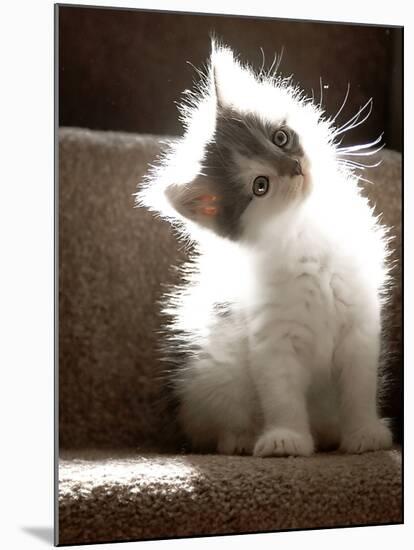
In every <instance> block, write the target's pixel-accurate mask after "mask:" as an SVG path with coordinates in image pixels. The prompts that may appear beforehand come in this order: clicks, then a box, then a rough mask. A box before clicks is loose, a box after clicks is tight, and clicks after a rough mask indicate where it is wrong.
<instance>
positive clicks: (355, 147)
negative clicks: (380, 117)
mask: <svg viewBox="0 0 414 550" xmlns="http://www.w3.org/2000/svg"><path fill="white" fill-rule="evenodd" d="M383 135H384V132H383V133H382V134H381V135H380V136H379V137H377V139H376V140H375V141H371V142H369V143H362V144H360V145H350V146H348V147H341V148H338V149H337V152H341V153H342V152H344V153H347V152H351V151H359V150H361V149H368V148H369V147H372V146H373V145H377V144H378V143H379V142H380V141H381V140H382V137H383ZM384 146H385V143H384V145H382V147H384Z"/></svg>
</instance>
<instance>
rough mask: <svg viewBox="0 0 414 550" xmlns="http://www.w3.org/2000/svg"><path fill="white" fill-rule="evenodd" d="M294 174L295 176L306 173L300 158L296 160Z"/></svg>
mask: <svg viewBox="0 0 414 550" xmlns="http://www.w3.org/2000/svg"><path fill="white" fill-rule="evenodd" d="M293 174H294V175H295V176H303V175H304V174H303V170H302V165H301V163H300V162H299V161H298V160H296V161H295V168H294V170H293Z"/></svg>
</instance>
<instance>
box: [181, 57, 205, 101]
mask: <svg viewBox="0 0 414 550" xmlns="http://www.w3.org/2000/svg"><path fill="white" fill-rule="evenodd" d="M186 63H188V65H190V66H191V67H192V68H193V69H194V70H195V72H196V73H197V74H198V75H199V76H200V77H201V78H202V79H203V80H204V79H206V78H207V75H206V74H205V73H203V71H202V70H201V69H199V68H198V67H196V66H195V65H193V64H192V63H191V61H186ZM192 93H193V95H195V94H194V92H192Z"/></svg>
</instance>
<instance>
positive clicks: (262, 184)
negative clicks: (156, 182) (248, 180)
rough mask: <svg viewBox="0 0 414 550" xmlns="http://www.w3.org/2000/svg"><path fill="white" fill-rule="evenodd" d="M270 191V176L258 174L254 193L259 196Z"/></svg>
mask: <svg viewBox="0 0 414 550" xmlns="http://www.w3.org/2000/svg"><path fill="white" fill-rule="evenodd" d="M268 191H269V178H267V177H266V176H257V178H256V179H255V180H254V182H253V193H254V194H255V195H256V196H257V197H262V196H263V195H266V193H267V192H268Z"/></svg>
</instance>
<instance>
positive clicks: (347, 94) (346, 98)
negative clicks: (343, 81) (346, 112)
mask: <svg viewBox="0 0 414 550" xmlns="http://www.w3.org/2000/svg"><path fill="white" fill-rule="evenodd" d="M350 89H351V84H350V83H349V82H348V88H347V90H346V94H345V99H344V100H343V102H342V105H341V107H340V108H339V111H338V112H337V113H336V115H335V116H334V117H333V119H332V122H334V121H335V120H336V119H337V118H338V116H339V115H340V114H341V112H342V109H343V108H344V107H345V104H346V102H347V100H348V96H349V90H350Z"/></svg>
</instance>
